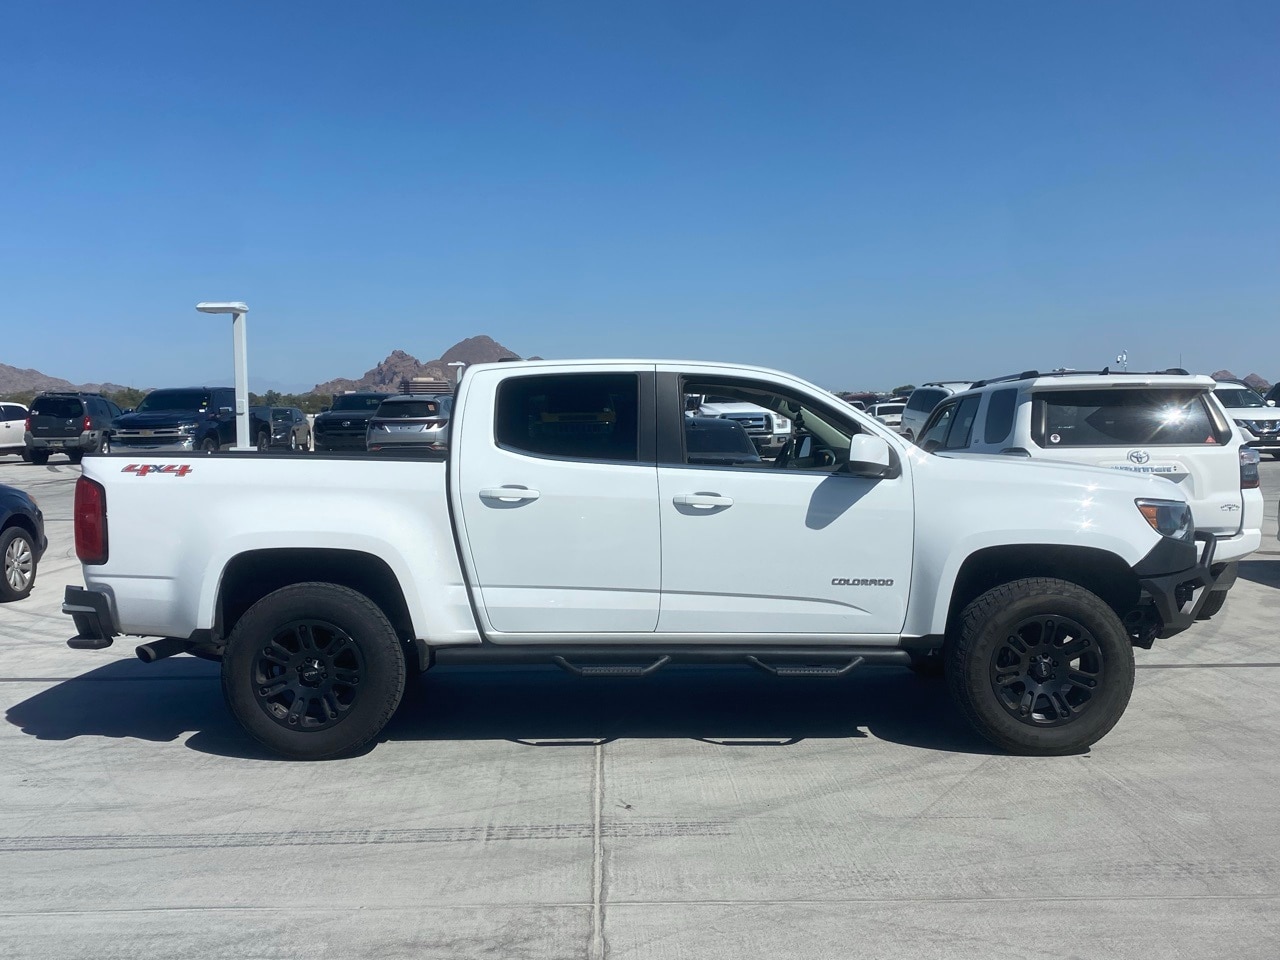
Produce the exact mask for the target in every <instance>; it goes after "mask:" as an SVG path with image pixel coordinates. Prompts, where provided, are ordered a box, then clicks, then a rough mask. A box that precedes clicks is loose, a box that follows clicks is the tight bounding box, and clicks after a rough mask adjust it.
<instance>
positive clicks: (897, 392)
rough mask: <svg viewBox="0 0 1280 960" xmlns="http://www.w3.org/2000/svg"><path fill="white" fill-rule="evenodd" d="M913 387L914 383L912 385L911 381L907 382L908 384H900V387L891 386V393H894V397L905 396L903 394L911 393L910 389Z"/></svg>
mask: <svg viewBox="0 0 1280 960" xmlns="http://www.w3.org/2000/svg"><path fill="white" fill-rule="evenodd" d="M914 389H915V385H914V384H911V383H908V384H906V385H905V386H901V387H894V388H893V395H894V396H895V397H905V396H907V395H908V394H910V393H911V391H912V390H914Z"/></svg>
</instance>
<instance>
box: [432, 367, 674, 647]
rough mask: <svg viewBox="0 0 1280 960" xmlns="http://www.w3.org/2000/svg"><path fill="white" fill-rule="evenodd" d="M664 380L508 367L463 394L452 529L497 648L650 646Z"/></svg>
mask: <svg viewBox="0 0 1280 960" xmlns="http://www.w3.org/2000/svg"><path fill="white" fill-rule="evenodd" d="M653 369H654V368H653V366H652V365H647V366H646V365H627V364H621V365H606V366H601V365H593V366H592V367H591V369H590V370H584V371H582V372H577V371H574V370H572V369H570V370H568V371H565V370H560V371H558V372H553V373H539V372H537V371H536V368H534V369H531V370H529V372H527V373H526V372H524V371H523V370H520V369H519V368H517V369H511V368H510V367H509V366H505V367H495V368H488V369H485V368H481V369H478V370H476V371H475V372H473V373H470V374H468V376H467V378H466V379H465V380H464V381H463V385H462V391H463V393H462V399H460V401H459V403H458V405H457V412H458V415H459V417H460V422H459V423H458V429H457V430H455V431H454V432H453V438H454V440H455V441H456V446H455V449H454V450H453V453H452V456H451V466H450V469H451V470H452V471H453V482H452V496H453V506H454V516H455V518H456V520H457V524H458V532H459V539H460V544H461V547H462V558H463V564H464V567H465V568H466V571H467V577H468V580H469V582H470V586H471V588H472V592H473V595H474V596H475V598H476V601H477V605H478V607H479V609H480V614H481V618H482V620H483V621H484V624H485V628H486V633H488V634H489V636H490V638H491V639H493V640H494V641H496V642H504V641H506V642H510V641H519V640H522V639H524V640H536V639H540V638H546V635H554V636H558V637H563V636H578V637H580V638H582V639H583V640H590V639H592V638H604V637H611V636H619V635H623V634H640V635H644V634H651V633H652V632H653V630H654V628H655V626H656V625H657V621H658V602H659V590H660V587H661V582H660V577H661V545H660V537H659V525H658V480H657V467H656V466H655V462H654V454H653V381H654V373H653Z"/></svg>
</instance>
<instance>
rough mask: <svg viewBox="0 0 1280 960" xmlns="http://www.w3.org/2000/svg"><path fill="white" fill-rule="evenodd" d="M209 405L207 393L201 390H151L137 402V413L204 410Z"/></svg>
mask: <svg viewBox="0 0 1280 960" xmlns="http://www.w3.org/2000/svg"><path fill="white" fill-rule="evenodd" d="M208 406H209V394H207V393H205V392H204V391H203V390H152V391H151V392H150V393H148V394H147V395H146V396H145V397H143V398H142V402H141V403H140V404H138V413H159V412H161V411H166V410H205V409H207V408H208Z"/></svg>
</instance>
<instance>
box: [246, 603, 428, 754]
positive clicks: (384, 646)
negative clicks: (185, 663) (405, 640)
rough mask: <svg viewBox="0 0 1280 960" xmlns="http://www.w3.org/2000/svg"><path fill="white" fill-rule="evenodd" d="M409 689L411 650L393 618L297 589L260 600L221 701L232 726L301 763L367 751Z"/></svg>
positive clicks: (374, 608)
mask: <svg viewBox="0 0 1280 960" xmlns="http://www.w3.org/2000/svg"><path fill="white" fill-rule="evenodd" d="M404 685H405V662H404V648H403V647H402V646H401V644H400V641H399V639H398V638H397V637H396V633H395V630H394V629H392V627H391V624H390V623H389V622H388V620H387V618H386V615H385V614H383V612H382V610H381V609H380V608H379V607H378V606H377V605H376V604H375V603H374V602H373V601H372V600H370V599H369V598H368V597H366V596H365V595H364V594H362V593H358V592H356V591H355V590H352V589H350V588H349V587H342V586H338V585H336V584H332V583H297V584H293V585H292V586H288V587H283V588H282V589H280V590H277V591H275V592H274V593H271V594H268V595H267V596H266V597H263V598H262V599H261V600H259V601H258V602H257V603H255V604H254V605H253V606H252V607H250V608H249V610H248V612H247V613H245V615H244V616H243V617H241V618H240V621H239V622H238V623H237V624H236V626H235V629H234V630H232V631H231V636H230V637H229V638H228V639H227V645H226V649H225V651H224V653H223V660H222V693H223V696H224V697H225V698H226V701H227V706H228V707H229V708H230V709H231V712H232V713H233V714H234V715H235V718H236V719H237V720H238V721H240V725H241V726H243V727H244V728H245V730H246V731H247V732H248V733H249V735H250V736H252V737H253V738H254V739H255V740H257V741H258V742H259V743H261V744H263V745H264V746H265V747H267V748H268V749H270V750H273V751H274V752H276V753H279V754H282V755H283V756H286V757H291V758H293V759H296V760H324V759H328V758H330V757H338V756H342V755H344V754H349V753H352V752H354V751H355V750H358V749H359V748H360V747H362V746H364V745H365V744H366V743H368V742H369V741H370V740H372V739H373V738H374V737H376V736H377V735H378V734H379V733H380V732H381V730H382V728H383V727H384V726H386V723H387V721H388V720H390V719H391V715H392V714H393V713H395V710H396V707H397V706H398V705H399V704H400V698H401V696H402V694H403V691H404ZM291 718H292V719H291Z"/></svg>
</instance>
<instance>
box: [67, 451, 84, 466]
mask: <svg viewBox="0 0 1280 960" xmlns="http://www.w3.org/2000/svg"><path fill="white" fill-rule="evenodd" d="M67 459H68V460H70V461H71V462H72V463H79V462H80V461H81V460H83V459H84V451H83V450H68V451H67Z"/></svg>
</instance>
